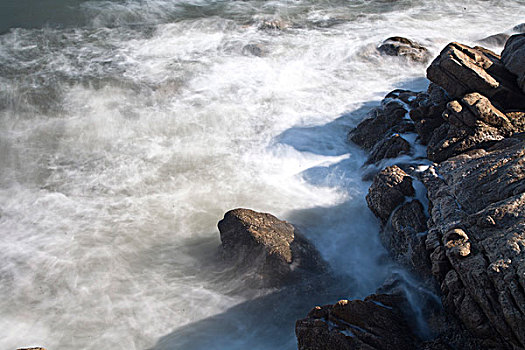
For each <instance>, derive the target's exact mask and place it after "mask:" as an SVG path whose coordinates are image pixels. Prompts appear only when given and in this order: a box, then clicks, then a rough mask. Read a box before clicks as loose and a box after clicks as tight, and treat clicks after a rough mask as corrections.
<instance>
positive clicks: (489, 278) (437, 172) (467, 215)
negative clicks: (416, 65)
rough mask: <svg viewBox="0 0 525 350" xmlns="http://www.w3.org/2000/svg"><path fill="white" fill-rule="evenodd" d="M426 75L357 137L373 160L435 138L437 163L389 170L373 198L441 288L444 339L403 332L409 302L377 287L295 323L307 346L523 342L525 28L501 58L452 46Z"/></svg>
mask: <svg viewBox="0 0 525 350" xmlns="http://www.w3.org/2000/svg"><path fill="white" fill-rule="evenodd" d="M427 76H428V78H429V79H430V80H431V81H432V83H431V84H430V86H429V88H428V90H427V91H426V92H421V93H416V92H409V91H402V90H396V91H393V92H392V93H391V94H389V95H387V97H386V98H385V99H384V100H383V101H382V104H381V106H380V107H378V108H376V109H374V110H372V111H371V113H370V114H369V115H368V118H367V119H365V120H364V121H363V122H361V123H360V124H359V125H358V126H357V127H356V128H355V129H354V130H352V131H350V133H349V135H348V139H349V141H351V142H354V143H356V144H358V145H359V146H361V147H362V148H364V149H365V150H367V151H368V152H370V157H369V160H368V161H367V163H376V164H377V163H378V161H379V160H381V159H382V158H385V157H396V156H398V155H399V154H402V153H408V151H406V149H405V147H404V143H403V142H402V141H400V140H399V139H398V137H401V136H402V134H403V133H407V132H416V133H417V135H418V142H419V143H420V144H422V145H428V147H427V156H428V159H429V160H431V161H433V162H435V163H433V165H430V166H429V165H428V164H430V163H428V162H426V163H425V162H423V164H427V165H426V166H425V167H422V166H421V165H422V163H421V160H417V159H414V160H413V161H412V162H411V163H410V162H409V163H408V164H407V161H406V158H404V160H403V162H404V163H403V164H400V165H399V166H395V165H394V166H389V167H386V168H385V169H383V170H382V171H380V172H379V173H377V175H376V176H375V178H374V179H373V182H372V185H371V187H370V189H369V193H368V195H367V198H366V199H367V203H368V206H369V208H370V209H371V211H372V212H373V213H374V214H375V215H376V216H377V217H378V218H379V219H380V220H381V223H382V227H383V228H382V231H381V233H380V237H381V240H382V242H383V244H384V245H385V247H386V248H388V250H389V251H390V254H391V256H392V257H393V258H394V259H395V260H397V261H398V262H400V263H402V264H404V265H405V266H407V267H408V268H409V269H411V270H412V271H415V272H418V273H419V276H420V277H421V278H423V279H426V281H427V285H432V284H434V285H435V286H436V287H437V291H438V292H439V293H440V294H441V300H442V302H443V306H444V308H445V310H446V311H447V313H445V314H441V315H440V316H438V319H440V320H441V322H437V323H434V324H433V325H432V324H431V327H434V328H433V330H434V334H435V336H436V339H435V340H433V341H429V342H422V341H421V340H420V339H418V338H417V336H414V335H413V333H412V332H411V331H410V329H406V328H405V327H406V321H407V319H406V315H405V316H403V313H399V310H401V309H403V307H400V306H399V305H402V303H401V304H399V303H393V304H389V303H388V302H384V301H380V300H378V299H377V298H378V295H373V296H370V297H368V298H366V299H365V300H364V301H360V300H355V301H341V302H339V303H337V304H335V305H329V306H323V307H317V308H315V309H314V310H312V311H311V312H310V314H309V315H308V317H307V318H306V319H303V320H300V321H298V322H297V325H296V333H297V336H298V342H299V349H301V350H311V349H312V350H313V349H326V348H330V349H392V348H398V349H401V348H402V349H451V348H464V349H523V348H525V94H524V93H525V89H524V88H525V35H524V34H518V35H514V36H512V37H510V38H509V39H508V40H507V42H506V44H505V49H504V50H503V52H502V55H501V57H500V56H499V55H497V54H495V53H493V52H491V51H489V50H487V49H484V48H482V47H474V48H472V47H469V46H466V45H462V44H459V43H451V44H449V45H447V46H446V47H445V48H444V49H443V51H442V52H441V53H440V55H439V57H437V58H436V59H435V60H434V61H433V62H432V64H431V65H430V66H429V67H428V69H427ZM407 115H408V116H409V117H410V118H407ZM396 133H397V134H399V135H397V136H396ZM398 149H400V150H401V151H397V150H398ZM416 168H418V169H419V168H421V169H419V170H416ZM425 169H426V170H425ZM414 181H421V183H422V184H423V185H424V187H425V188H426V190H427V197H428V211H427V210H425V207H424V206H423V204H422V203H421V202H420V201H419V200H417V199H416V198H415V190H414V187H413V184H414ZM421 183H420V184H419V185H421ZM396 295H397V294H386V295H381V298H386V299H387V300H395V296H396ZM389 298H390V299H389ZM445 319H446V320H447V321H444V322H443V320H445ZM378 339H380V340H378ZM322 344H329V345H328V346H322Z"/></svg>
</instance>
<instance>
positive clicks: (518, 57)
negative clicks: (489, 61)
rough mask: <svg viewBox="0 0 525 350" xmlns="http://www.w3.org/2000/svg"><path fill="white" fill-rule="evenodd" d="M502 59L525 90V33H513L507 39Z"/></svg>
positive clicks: (524, 90)
mask: <svg viewBox="0 0 525 350" xmlns="http://www.w3.org/2000/svg"><path fill="white" fill-rule="evenodd" d="M501 61H502V62H503V64H504V65H505V68H507V69H508V70H509V71H510V72H512V73H513V74H515V75H516V77H517V83H518V86H519V87H520V88H521V89H522V90H523V92H525V34H517V35H513V36H511V37H510V38H509V39H508V40H507V42H506V44H505V48H504V49H503V52H502V53H501Z"/></svg>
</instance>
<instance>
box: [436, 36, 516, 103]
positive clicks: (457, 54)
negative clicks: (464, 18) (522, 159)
mask: <svg viewBox="0 0 525 350" xmlns="http://www.w3.org/2000/svg"><path fill="white" fill-rule="evenodd" d="M427 77H428V79H429V80H431V81H433V82H434V83H436V84H438V85H439V86H441V87H443V88H444V89H445V90H446V91H447V93H448V95H449V96H450V97H452V98H461V97H463V96H464V95H466V94H468V93H472V92H478V93H480V94H482V95H484V96H486V97H487V98H489V99H490V100H491V102H493V103H495V104H497V105H498V106H499V107H500V108H503V109H504V110H507V109H515V108H525V97H524V95H523V91H521V90H520V88H519V87H518V85H517V83H516V77H515V76H514V75H513V74H512V73H511V72H509V71H508V70H507V69H506V68H505V66H504V65H503V63H502V62H501V60H500V57H499V56H498V55H497V54H495V53H494V52H491V51H489V50H487V49H483V48H481V47H475V48H472V47H469V46H466V45H462V44H459V43H451V44H448V45H447V46H446V47H445V48H444V49H443V51H441V53H440V55H439V56H438V57H437V58H436V59H435V60H434V61H433V62H432V64H431V65H430V66H429V67H428V69H427Z"/></svg>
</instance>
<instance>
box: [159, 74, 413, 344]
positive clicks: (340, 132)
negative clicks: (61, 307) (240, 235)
mask: <svg viewBox="0 0 525 350" xmlns="http://www.w3.org/2000/svg"><path fill="white" fill-rule="evenodd" d="M421 85H422V82H421V81H420V80H417V79H416V80H414V81H408V82H405V83H404V84H402V86H404V87H405V88H411V87H412V88H414V86H416V87H420V86H421ZM377 105H378V102H373V101H371V102H368V103H365V104H364V105H362V106H361V107H360V108H358V109H356V110H354V111H350V112H348V113H345V114H343V115H341V116H340V117H339V118H337V119H335V120H334V121H331V122H329V123H327V124H324V125H321V126H310V127H304V126H297V127H293V128H290V129H288V130H286V131H284V132H283V133H282V134H280V135H279V136H278V137H276V139H275V140H274V142H275V144H281V145H282V144H285V145H288V146H290V147H293V148H294V149H296V150H298V151H300V152H309V153H313V154H317V155H322V156H327V157H334V156H344V155H346V154H348V157H347V158H343V159H342V160H339V161H337V162H336V163H332V164H329V165H327V166H316V167H312V168H309V169H307V170H305V171H303V172H302V173H301V174H300V176H301V177H302V178H303V179H304V180H305V181H306V182H307V183H309V184H311V185H314V186H319V187H332V188H339V189H340V190H341V191H343V192H345V193H346V197H347V199H346V200H345V201H343V202H342V203H338V204H336V205H333V206H328V207H312V208H307V209H302V210H294V211H291V212H289V213H288V215H287V220H288V221H290V222H292V223H294V224H295V225H296V227H298V228H299V229H300V230H301V231H303V233H305V235H306V236H307V237H308V238H309V239H310V240H311V241H312V242H313V243H314V244H315V246H316V247H317V248H318V250H319V251H320V252H321V255H322V256H323V258H325V259H326V260H327V261H328V263H329V265H330V267H331V272H330V273H329V274H327V275H324V276H319V277H317V278H316V279H312V280H309V281H305V282H303V283H302V284H299V285H294V286H288V287H284V288H281V289H279V290H276V291H273V292H271V293H269V294H266V295H264V296H259V297H256V298H254V299H250V300H248V301H245V302H242V303H241V304H238V305H236V306H234V307H232V308H230V309H228V310H226V311H225V312H223V313H220V314H218V315H215V316H211V317H208V318H206V319H203V320H200V321H197V322H194V323H191V324H188V325H185V326H182V327H180V328H178V329H175V330H174V331H173V332H171V333H170V334H168V335H166V336H164V337H162V338H160V339H159V340H158V342H157V343H156V345H155V346H153V347H152V348H151V350H168V349H190V350H198V349H218V350H219V349H221V350H222V349H248V348H249V349H261V350H262V349H290V350H291V349H296V348H297V343H296V338H295V334H294V333H295V332H294V327H295V321H296V320H297V319H300V318H304V317H305V316H306V314H307V313H308V311H309V310H311V309H312V307H314V306H316V305H324V304H330V303H334V302H336V301H337V300H340V299H355V298H363V297H365V296H367V295H369V294H372V293H374V292H375V291H376V290H377V289H378V288H379V287H380V286H381V285H382V283H383V282H384V281H385V280H386V279H387V278H388V277H389V276H391V275H392V274H393V273H394V272H395V271H396V270H399V267H398V266H396V265H395V264H393V263H392V261H391V260H390V258H389V257H388V254H387V252H386V250H385V249H384V248H383V246H382V245H381V243H380V240H379V235H378V232H379V223H378V221H377V219H376V218H375V217H374V216H373V214H372V213H371V212H370V211H369V210H368V207H367V205H366V201H365V195H366V193H367V190H368V186H369V183H367V182H363V181H362V180H361V176H362V175H363V169H362V164H363V163H364V159H365V153H364V152H363V151H362V150H360V149H359V148H357V147H356V146H355V145H352V144H349V143H348V142H347V141H346V134H347V133H348V131H349V130H350V129H351V128H352V127H355V126H356V125H357V123H359V122H360V121H361V120H362V119H363V118H364V117H365V115H366V113H367V112H368V111H369V110H370V109H372V108H373V107H375V106H377ZM229 278H233V279H235V278H240V277H239V276H237V277H236V276H228V278H226V280H225V281H224V283H230V282H229V281H228V279H229Z"/></svg>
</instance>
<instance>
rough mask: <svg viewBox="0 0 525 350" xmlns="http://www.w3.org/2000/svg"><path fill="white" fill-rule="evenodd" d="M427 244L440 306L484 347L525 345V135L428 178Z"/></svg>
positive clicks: (431, 172)
mask: <svg viewBox="0 0 525 350" xmlns="http://www.w3.org/2000/svg"><path fill="white" fill-rule="evenodd" d="M425 185H426V187H427V189H428V196H429V199H430V201H431V203H432V210H431V224H432V225H431V226H432V230H431V231H430V232H429V235H428V238H427V242H426V244H427V249H428V250H429V251H430V252H431V254H430V257H431V261H432V271H433V274H434V275H435V277H436V278H437V279H438V281H439V282H440V283H441V290H442V293H443V303H444V305H445V307H446V308H447V309H448V310H449V312H451V313H453V314H455V315H457V316H458V317H459V319H460V320H461V321H462V322H463V324H464V325H465V326H466V327H467V328H468V329H469V330H470V331H471V332H472V333H473V334H474V335H475V336H476V337H478V338H480V339H482V340H483V341H484V346H487V347H499V348H502V349H504V348H507V346H505V343H501V338H503V339H505V340H506V342H508V343H509V344H512V346H514V347H515V348H523V347H524V346H525V316H524V315H525V292H524V288H523V287H524V286H525V135H523V134H519V135H516V136H515V137H512V138H508V139H506V140H504V141H502V142H500V143H498V144H497V145H495V146H494V147H492V148H490V149H488V150H475V151H471V152H468V153H465V154H461V155H459V156H457V157H454V158H451V159H449V160H447V161H445V162H443V163H441V164H439V165H438V166H437V167H436V168H435V169H433V168H431V169H430V170H429V171H428V172H427V174H426V177H425Z"/></svg>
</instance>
